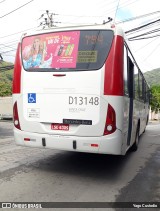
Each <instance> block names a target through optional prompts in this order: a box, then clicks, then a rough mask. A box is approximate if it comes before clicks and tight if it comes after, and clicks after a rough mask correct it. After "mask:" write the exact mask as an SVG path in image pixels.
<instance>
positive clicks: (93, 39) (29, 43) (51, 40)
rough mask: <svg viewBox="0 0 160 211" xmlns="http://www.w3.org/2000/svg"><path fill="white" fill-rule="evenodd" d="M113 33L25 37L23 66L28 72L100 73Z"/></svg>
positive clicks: (55, 34) (57, 33)
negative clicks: (98, 70) (80, 71)
mask: <svg viewBox="0 0 160 211" xmlns="http://www.w3.org/2000/svg"><path fill="white" fill-rule="evenodd" d="M113 36H114V35H113V31H112V30H82V31H63V32H54V33H46V34H38V35H34V36H28V37H24V38H23V40H22V61H23V62H22V63H23V67H24V69H25V70H26V71H36V72H39V71H56V72H57V71H58V72H61V71H79V70H84V71H86V70H97V69H100V68H101V67H102V66H103V64H104V62H105V60H106V58H107V56H108V53H109V50H110V48H111V44H112V40H113Z"/></svg>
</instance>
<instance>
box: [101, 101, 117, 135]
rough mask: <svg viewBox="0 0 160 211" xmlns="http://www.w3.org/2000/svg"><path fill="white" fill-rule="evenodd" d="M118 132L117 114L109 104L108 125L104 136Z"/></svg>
mask: <svg viewBox="0 0 160 211" xmlns="http://www.w3.org/2000/svg"><path fill="white" fill-rule="evenodd" d="M115 130H116V113H115V110H114V109H113V107H112V106H111V105H110V104H108V111H107V117H106V124H105V128H104V133H103V135H109V134H111V133H113V132H115Z"/></svg>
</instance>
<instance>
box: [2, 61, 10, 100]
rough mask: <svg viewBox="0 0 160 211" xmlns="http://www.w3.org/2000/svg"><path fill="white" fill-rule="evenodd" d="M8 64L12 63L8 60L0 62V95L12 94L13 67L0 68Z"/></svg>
mask: <svg viewBox="0 0 160 211" xmlns="http://www.w3.org/2000/svg"><path fill="white" fill-rule="evenodd" d="M8 65H13V64H12V63H8V62H1V63H0V97H4V96H10V95H12V79H13V69H12V70H6V71H4V70H1V67H5V66H8Z"/></svg>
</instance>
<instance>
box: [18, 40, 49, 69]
mask: <svg viewBox="0 0 160 211" xmlns="http://www.w3.org/2000/svg"><path fill="white" fill-rule="evenodd" d="M45 54H46V45H45V42H42V41H41V39H40V38H39V37H36V38H35V39H34V41H33V44H32V45H31V46H26V48H25V49H24V52H23V53H22V55H23V59H24V61H23V62H24V67H25V68H26V69H29V68H34V67H39V66H40V65H41V64H43V62H44V57H45Z"/></svg>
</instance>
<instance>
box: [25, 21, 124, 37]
mask: <svg viewBox="0 0 160 211" xmlns="http://www.w3.org/2000/svg"><path fill="white" fill-rule="evenodd" d="M107 29H108V30H113V31H114V34H115V35H120V36H122V37H125V33H124V31H123V29H122V28H121V27H119V26H117V25H115V24H113V23H108V24H92V25H75V26H62V27H51V28H47V29H39V30H34V31H30V32H27V33H24V34H23V35H22V38H23V37H25V36H31V35H36V34H44V33H50V32H52V33H53V32H59V31H72V30H107Z"/></svg>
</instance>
